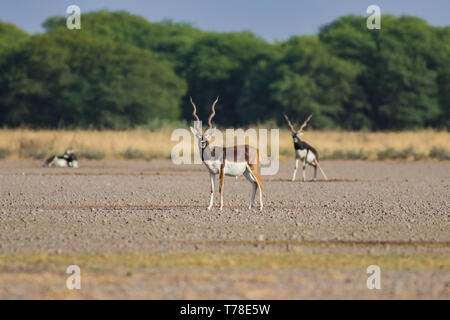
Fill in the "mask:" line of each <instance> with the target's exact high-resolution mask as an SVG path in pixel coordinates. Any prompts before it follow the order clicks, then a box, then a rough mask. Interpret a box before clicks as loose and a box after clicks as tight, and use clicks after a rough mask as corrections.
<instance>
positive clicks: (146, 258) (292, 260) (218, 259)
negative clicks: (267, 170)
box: [0, 251, 450, 271]
mask: <svg viewBox="0 0 450 320" xmlns="http://www.w3.org/2000/svg"><path fill="white" fill-rule="evenodd" d="M73 263H76V264H78V265H80V266H81V265H83V266H87V267H89V268H90V269H94V270H95V269H100V270H101V269H103V268H109V267H128V268H153V267H156V268H206V269H215V270H217V269H222V270H224V269H256V270H260V269H269V270H279V269H314V270H334V269H339V270H344V269H346V270H349V269H364V268H366V267H367V266H369V265H371V264H376V265H382V266H383V268H385V269H390V270H447V271H448V270H450V256H449V255H446V254H434V253H421V254H397V253H386V254H360V253H335V252H321V253H319V252H317V253H314V252H285V253H283V252H261V253H255V252H232V251H224V252H208V251H205V252H198V251H196V252H177V253H152V254H151V253H146V254H134V253H109V254H95V255H94V254H83V253H77V254H72V255H70V254H62V255H56V254H21V255H3V256H0V270H1V269H4V268H11V267H12V266H14V265H16V266H17V265H20V266H22V267H26V268H42V267H45V266H47V267H49V266H56V265H70V264H73Z"/></svg>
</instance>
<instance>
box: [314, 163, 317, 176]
mask: <svg viewBox="0 0 450 320" xmlns="http://www.w3.org/2000/svg"><path fill="white" fill-rule="evenodd" d="M314 180H317V164H316V165H315V166H314Z"/></svg>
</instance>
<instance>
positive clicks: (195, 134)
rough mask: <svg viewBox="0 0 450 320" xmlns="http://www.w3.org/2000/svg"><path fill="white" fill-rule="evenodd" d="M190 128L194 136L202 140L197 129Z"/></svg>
mask: <svg viewBox="0 0 450 320" xmlns="http://www.w3.org/2000/svg"><path fill="white" fill-rule="evenodd" d="M190 128H191V131H192V133H193V134H194V136H196V137H197V138H200V137H201V136H202V135H201V134H200V132H199V131H198V129H197V128H194V127H190Z"/></svg>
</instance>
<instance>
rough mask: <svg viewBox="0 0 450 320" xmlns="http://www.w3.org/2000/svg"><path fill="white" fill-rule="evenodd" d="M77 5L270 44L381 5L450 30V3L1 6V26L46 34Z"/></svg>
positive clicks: (5, 2) (79, 0)
mask: <svg viewBox="0 0 450 320" xmlns="http://www.w3.org/2000/svg"><path fill="white" fill-rule="evenodd" d="M71 4H76V5H78V6H79V7H80V8H81V14H82V16H81V17H82V18H83V12H89V11H94V10H99V9H108V10H110V11H115V10H126V11H128V12H130V13H133V14H139V15H141V16H143V17H145V18H147V19H148V20H149V21H160V20H164V19H171V20H173V21H175V22H190V23H192V24H193V25H194V26H196V27H198V28H200V29H203V30H215V31H243V30H250V31H252V32H253V33H255V34H257V35H260V36H262V37H265V38H266V39H268V40H274V39H287V38H289V37H290V36H291V35H294V34H312V33H315V32H317V31H318V29H319V28H320V27H321V26H322V25H324V24H327V23H329V22H331V21H332V20H334V19H336V18H337V17H339V16H342V15H347V14H350V13H352V14H356V15H361V16H365V15H366V9H367V7H368V6H369V5H372V4H376V5H378V6H380V8H381V14H382V15H383V14H388V13H389V14H394V15H397V16H398V15H402V14H408V15H415V16H418V17H421V18H424V19H425V20H427V21H428V23H430V24H432V25H436V26H445V25H450V0H428V1H423V0H369V1H367V0H220V1H218V0H69V1H66V0H39V1H36V0H0V20H3V21H7V22H12V23H15V24H17V25H18V26H19V27H20V28H22V29H24V30H26V31H28V32H30V33H35V32H42V31H43V29H42V27H41V24H42V22H43V21H44V20H45V19H46V18H47V17H49V16H53V15H61V16H66V8H67V6H69V5H71Z"/></svg>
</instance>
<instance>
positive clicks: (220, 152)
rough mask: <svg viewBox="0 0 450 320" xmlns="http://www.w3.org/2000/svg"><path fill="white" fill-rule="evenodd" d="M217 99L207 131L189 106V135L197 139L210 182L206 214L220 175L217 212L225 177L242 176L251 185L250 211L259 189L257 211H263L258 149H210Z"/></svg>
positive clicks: (216, 147)
mask: <svg viewBox="0 0 450 320" xmlns="http://www.w3.org/2000/svg"><path fill="white" fill-rule="evenodd" d="M218 99H219V98H217V99H216V100H215V101H214V103H213V104H212V107H211V115H210V116H209V118H208V128H207V129H206V131H203V130H202V129H201V127H200V123H201V122H200V119H199V118H198V116H197V108H196V106H195V103H194V102H193V101H192V98H191V99H190V100H191V104H192V106H193V108H194V112H193V113H192V115H193V116H194V118H195V120H196V121H194V127H191V131H192V133H193V134H194V136H195V137H197V139H198V147H199V150H200V155H201V158H202V162H203V163H204V164H205V166H206V168H207V169H208V171H209V176H210V180H211V197H210V200H209V206H208V210H211V208H212V206H213V202H214V183H215V178H216V175H217V174H218V175H219V179H220V181H219V194H220V205H219V210H222V208H223V185H224V176H225V175H227V176H232V177H239V176H242V175H243V176H244V177H246V178H247V180H248V181H249V182H250V183H251V184H252V195H251V200H250V206H249V209H251V208H252V207H253V204H254V201H255V195H256V189H259V210H262V209H263V196H262V187H263V184H262V181H261V178H260V176H259V173H258V170H259V150H258V148H255V147H252V146H249V145H248V144H245V145H239V146H234V147H219V146H213V147H211V146H210V145H209V141H210V139H211V137H212V135H213V134H214V131H215V130H216V128H213V127H212V124H211V120H212V119H213V117H214V115H215V114H216V112H215V109H214V108H215V106H216V103H217V101H218Z"/></svg>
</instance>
